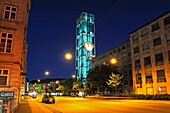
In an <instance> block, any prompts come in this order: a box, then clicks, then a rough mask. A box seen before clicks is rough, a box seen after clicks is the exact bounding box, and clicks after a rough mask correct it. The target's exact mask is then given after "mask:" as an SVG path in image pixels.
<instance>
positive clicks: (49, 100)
mask: <svg viewBox="0 0 170 113" xmlns="http://www.w3.org/2000/svg"><path fill="white" fill-rule="evenodd" d="M42 103H55V98H54V97H53V96H52V95H49V96H47V95H44V96H43V98H42Z"/></svg>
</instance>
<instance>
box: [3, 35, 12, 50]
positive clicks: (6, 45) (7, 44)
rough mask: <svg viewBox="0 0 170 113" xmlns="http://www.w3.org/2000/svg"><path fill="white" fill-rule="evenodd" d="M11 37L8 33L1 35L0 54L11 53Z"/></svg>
mask: <svg viewBox="0 0 170 113" xmlns="http://www.w3.org/2000/svg"><path fill="white" fill-rule="evenodd" d="M12 40H13V35H12V34H9V33H1V37H0V53H11V49H12Z"/></svg>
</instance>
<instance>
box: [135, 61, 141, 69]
mask: <svg viewBox="0 0 170 113" xmlns="http://www.w3.org/2000/svg"><path fill="white" fill-rule="evenodd" d="M135 68H140V59H139V60H135Z"/></svg>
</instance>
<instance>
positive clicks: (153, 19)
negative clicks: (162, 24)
mask: <svg viewBox="0 0 170 113" xmlns="http://www.w3.org/2000/svg"><path fill="white" fill-rule="evenodd" d="M168 13H170V10H169V11H167V12H165V13H163V14H162V15H160V16H158V17H156V18H155V19H153V20H151V21H149V22H148V23H146V24H144V25H142V26H141V27H139V28H137V29H135V30H133V31H132V32H130V33H129V34H132V33H134V32H135V31H137V30H139V29H140V28H142V27H145V26H146V25H148V24H150V23H152V22H153V21H155V20H157V19H159V18H161V17H163V16H164V15H166V14H168Z"/></svg>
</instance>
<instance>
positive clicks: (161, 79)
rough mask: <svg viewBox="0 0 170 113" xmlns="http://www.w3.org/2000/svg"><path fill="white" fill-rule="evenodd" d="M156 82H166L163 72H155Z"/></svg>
mask: <svg viewBox="0 0 170 113" xmlns="http://www.w3.org/2000/svg"><path fill="white" fill-rule="evenodd" d="M157 82H166V78H165V72H164V70H158V71H157Z"/></svg>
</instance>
